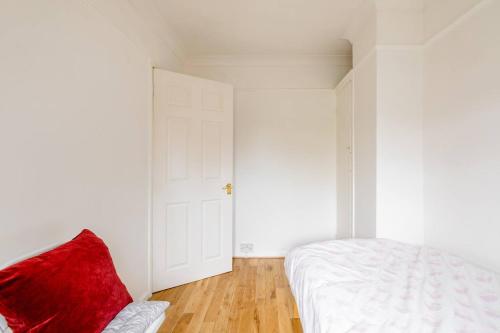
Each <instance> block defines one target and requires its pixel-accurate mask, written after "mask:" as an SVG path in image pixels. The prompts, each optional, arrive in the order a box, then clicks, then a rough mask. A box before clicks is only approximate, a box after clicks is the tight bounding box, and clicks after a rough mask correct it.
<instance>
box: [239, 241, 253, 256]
mask: <svg viewBox="0 0 500 333" xmlns="http://www.w3.org/2000/svg"><path fill="white" fill-rule="evenodd" d="M240 251H241V252H242V253H244V254H249V253H251V252H253V244H252V243H240Z"/></svg>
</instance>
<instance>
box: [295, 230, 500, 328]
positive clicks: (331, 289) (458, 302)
mask: <svg viewBox="0 0 500 333" xmlns="http://www.w3.org/2000/svg"><path fill="white" fill-rule="evenodd" d="M285 270H286V274H287V276H288V279H289V282H290V286H291V288H292V292H293V294H294V296H295V299H296V302H297V305H298V308H299V314H300V320H301V322H302V326H303V329H304V332H306V333H312V332H318V333H319V332H322V333H326V332H332V333H336V332H339V333H340V332H350V333H354V332H384V333H391V332H405V333H406V332H418V333H425V332H446V333H448V332H450V333H451V332H460V333H466V332H471V333H472V332H474V333H476V332H477V333H483V332H484V333H489V332H500V277H499V275H498V274H496V273H494V272H491V271H488V270H485V269H481V268H479V267H476V266H474V265H471V264H469V263H467V262H466V261H464V260H463V259H461V258H459V257H457V256H454V255H450V254H447V253H444V252H441V251H438V250H436V249H433V248H427V247H418V246H412V245H407V244H403V243H399V242H394V241H390V240H381V239H374V240H345V241H328V242H322V243H316V244H311V245H306V246H302V247H299V248H296V249H294V250H292V251H291V252H290V253H289V254H288V255H287V256H286V259H285Z"/></svg>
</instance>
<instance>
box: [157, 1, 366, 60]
mask: <svg viewBox="0 0 500 333" xmlns="http://www.w3.org/2000/svg"><path fill="white" fill-rule="evenodd" d="M152 1H155V2H156V4H155V5H156V7H158V9H159V10H160V12H161V14H162V16H163V17H164V19H165V20H166V21H167V22H168V24H169V26H170V28H171V30H173V32H174V33H175V35H176V36H177V37H178V38H179V39H180V41H181V42H182V44H183V45H184V48H185V50H186V52H187V53H188V54H189V55H210V54H235V55H238V54H246V55H248V54H335V55H346V54H351V45H350V43H349V42H348V41H346V40H344V39H342V37H343V36H344V33H345V30H346V28H347V26H348V24H349V22H350V20H351V19H352V18H353V16H354V13H355V11H356V9H357V8H358V7H359V6H360V5H361V4H362V3H363V2H364V1H366V0H152Z"/></svg>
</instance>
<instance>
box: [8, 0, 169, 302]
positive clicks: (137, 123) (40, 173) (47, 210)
mask: <svg viewBox="0 0 500 333" xmlns="http://www.w3.org/2000/svg"><path fill="white" fill-rule="evenodd" d="M0 54H1V61H0V73H1V75H0V151H1V152H2V153H1V154H2V159H1V164H0V170H1V172H0V184H1V185H0V221H1V222H0V223H1V230H0V262H6V261H8V260H10V259H13V258H16V257H18V256H21V255H23V254H26V253H29V252H31V251H34V250H36V249H39V248H42V247H45V246H48V245H50V244H53V243H60V242H62V241H65V240H68V239H70V238H71V237H72V236H74V235H75V234H77V233H78V232H79V231H80V230H81V229H82V228H90V229H92V230H94V231H95V232H96V233H97V234H98V235H99V236H101V237H102V238H104V240H105V241H106V243H107V244H108V245H109V247H110V250H111V253H112V256H113V259H114V261H115V264H116V266H117V270H118V273H119V275H120V276H121V277H122V279H123V281H124V282H125V284H126V285H127V287H128V288H129V290H130V292H131V293H132V295H133V296H135V297H142V296H143V295H145V294H146V293H147V292H148V289H149V286H148V284H149V279H148V272H147V266H148V260H147V253H148V248H147V237H148V235H147V214H148V195H149V185H148V172H149V166H148V163H149V162H148V147H149V138H150V123H149V122H150V115H151V88H152V87H151V61H150V59H149V58H150V57H149V55H148V50H145V49H143V48H142V47H141V45H138V44H137V43H135V42H134V38H129V37H128V35H127V33H126V32H124V31H121V30H119V29H118V28H116V27H115V26H114V25H111V24H110V23H109V20H108V18H107V17H106V16H105V15H104V14H103V13H102V12H101V11H100V9H96V8H94V7H93V6H91V5H89V4H88V3H87V2H86V1H79V0H54V1H43V2H41V1H23V2H20V1H17V0H4V1H2V2H1V6H0ZM163 61H164V64H165V65H169V64H175V63H177V62H178V59H173V58H172V59H168V58H166V59H164V60H163Z"/></svg>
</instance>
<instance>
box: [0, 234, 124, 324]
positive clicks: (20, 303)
mask: <svg viewBox="0 0 500 333" xmlns="http://www.w3.org/2000/svg"><path fill="white" fill-rule="evenodd" d="M131 301H132V298H131V297H130V295H129V293H128V291H127V288H125V286H124V285H123V283H122V282H121V281H120V278H119V277H118V275H117V274H116V271H115V267H114V266H113V261H112V259H111V255H110V254H109V250H108V248H107V247H106V245H105V244H104V242H103V241H102V240H101V239H100V238H98V237H97V236H96V235H94V234H93V233H92V232H91V231H90V230H83V231H82V232H81V233H80V234H79V235H78V236H77V237H75V238H74V239H73V240H71V241H70V242H68V243H65V244H63V245H61V246H59V247H57V248H55V249H53V250H51V251H48V252H45V253H42V254H40V255H38V256H36V257H33V258H30V259H27V260H24V261H22V262H19V263H17V264H14V265H12V266H9V267H7V268H5V269H3V270H0V313H1V314H2V315H3V316H4V317H5V318H6V319H7V323H8V324H9V327H10V328H11V329H12V330H13V331H14V332H15V333H17V332H56V333H58V332H72V333H78V332H85V333H92V332H101V331H102V330H103V329H104V328H105V327H106V325H107V324H108V323H109V322H110V321H111V320H112V319H113V318H114V317H115V315H116V314H117V313H118V312H120V310H121V309H123V307H125V306H126V305H127V304H128V303H130V302H131Z"/></svg>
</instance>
